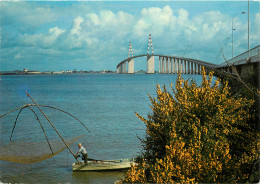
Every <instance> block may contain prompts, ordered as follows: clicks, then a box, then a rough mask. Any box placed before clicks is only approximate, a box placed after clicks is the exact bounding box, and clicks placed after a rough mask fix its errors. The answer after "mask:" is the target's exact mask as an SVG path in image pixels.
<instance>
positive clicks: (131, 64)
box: [128, 59, 135, 74]
mask: <svg viewBox="0 0 260 184" xmlns="http://www.w3.org/2000/svg"><path fill="white" fill-rule="evenodd" d="M128 73H129V74H133V73H135V70H134V59H131V60H130V61H128Z"/></svg>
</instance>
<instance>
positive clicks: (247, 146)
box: [124, 69, 259, 183]
mask: <svg viewBox="0 0 260 184" xmlns="http://www.w3.org/2000/svg"><path fill="white" fill-rule="evenodd" d="M202 72H203V75H202V79H203V81H202V83H201V85H200V86H197V85H196V84H195V83H194V82H190V83H189V82H188V80H186V81H185V80H184V79H182V78H181V76H179V77H178V79H177V81H176V85H175V89H173V88H172V93H170V92H168V91H167V90H166V88H165V87H164V88H163V90H161V88H160V86H158V89H157V97H156V98H152V97H151V96H150V102H151V109H152V114H149V115H148V117H147V119H145V118H143V117H141V116H140V115H138V114H137V116H138V117H139V118H140V119H141V120H142V121H143V122H144V123H145V125H146V133H147V135H146V137H145V139H144V140H143V143H144V145H143V154H142V155H141V157H142V158H143V159H142V160H141V161H140V162H139V163H138V164H137V165H135V166H132V168H131V170H129V171H128V172H127V173H126V176H125V179H124V182H132V183H140V182H142V183H147V182H149V183H187V182H191V183H213V182H214V183H215V182H217V183H223V182H229V183H230V182H245V181H247V180H248V178H249V175H250V171H251V169H250V168H251V167H252V164H253V163H254V162H255V161H256V160H257V158H258V157H259V152H258V150H257V146H259V145H257V144H258V143H259V141H258V140H259V134H258V132H256V131H254V130H252V127H250V126H249V125H248V121H249V120H250V119H252V118H254V117H252V115H251V114H250V113H249V111H250V107H251V106H252V105H253V103H254V101H253V100H248V99H246V98H234V97H232V96H231V95H230V92H229V90H230V88H229V87H228V83H227V82H224V83H223V84H222V85H220V82H219V81H218V80H216V81H215V84H212V76H213V74H212V73H210V74H209V76H208V78H207V76H206V74H205V71H204V69H203V70H202ZM245 130H246V131H245Z"/></svg>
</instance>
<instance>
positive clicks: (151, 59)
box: [146, 55, 154, 74]
mask: <svg viewBox="0 0 260 184" xmlns="http://www.w3.org/2000/svg"><path fill="white" fill-rule="evenodd" d="M146 73H148V74H150V73H154V56H149V55H148V56H147V70H146Z"/></svg>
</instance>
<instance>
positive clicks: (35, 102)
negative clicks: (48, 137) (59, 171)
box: [25, 91, 78, 161]
mask: <svg viewBox="0 0 260 184" xmlns="http://www.w3.org/2000/svg"><path fill="white" fill-rule="evenodd" d="M25 92H26V94H27V96H28V97H30V99H31V100H32V101H33V103H35V105H36V106H37V107H38V109H39V110H40V111H41V113H42V114H43V115H44V117H45V118H46V119H47V120H48V122H49V123H50V124H51V126H52V127H53V129H54V130H55V131H56V132H57V134H58V135H59V136H60V138H61V140H62V141H63V143H64V144H65V145H66V147H67V148H68V149H69V150H70V152H71V154H72V155H73V156H74V158H75V159H76V160H77V158H76V155H75V154H74V153H73V151H72V150H71V149H70V147H69V145H68V144H67V143H66V142H65V140H64V139H63V137H62V136H61V135H60V133H59V132H58V130H57V129H56V128H55V126H54V125H53V124H52V122H51V121H50V119H49V118H48V117H47V116H46V114H45V113H44V112H43V110H42V109H41V108H40V106H39V105H38V104H37V103H36V102H35V101H34V99H33V98H32V97H31V96H30V94H29V93H28V92H27V91H25ZM77 161H78V160H77Z"/></svg>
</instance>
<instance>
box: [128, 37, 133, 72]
mask: <svg viewBox="0 0 260 184" xmlns="http://www.w3.org/2000/svg"><path fill="white" fill-rule="evenodd" d="M130 53H131V54H132V57H131V59H130ZM133 57H134V54H133V50H132V43H131V42H130V43H129V50H128V72H127V73H135V70H134V58H133Z"/></svg>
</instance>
